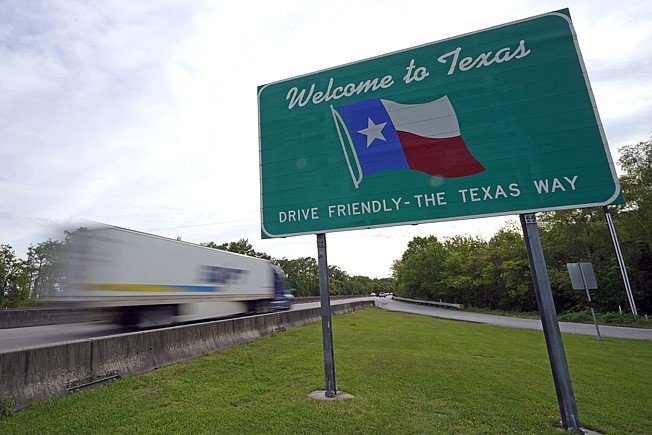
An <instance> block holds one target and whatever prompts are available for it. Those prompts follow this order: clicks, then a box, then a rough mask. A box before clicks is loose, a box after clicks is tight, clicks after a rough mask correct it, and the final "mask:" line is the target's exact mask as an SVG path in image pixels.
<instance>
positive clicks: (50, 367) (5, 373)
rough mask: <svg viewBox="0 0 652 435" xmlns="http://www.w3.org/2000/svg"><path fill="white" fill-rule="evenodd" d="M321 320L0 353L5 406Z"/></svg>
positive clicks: (270, 318)
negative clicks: (7, 403)
mask: <svg viewBox="0 0 652 435" xmlns="http://www.w3.org/2000/svg"><path fill="white" fill-rule="evenodd" d="M373 304H374V303H373V301H368V300H367V301H365V300H361V301H355V302H351V303H346V304H339V305H333V306H332V313H333V315H338V314H343V313H348V312H350V311H351V309H352V308H361V307H365V306H372V305H373ZM320 320H321V310H320V308H312V309H307V310H295V311H285V312H277V313H271V314H265V315H261V316H252V317H241V318H235V319H227V320H218V321H213V322H208V323H200V324H194V325H183V326H176V327H171V328H164V329H156V330H152V331H139V332H132V333H127V334H120V335H113V336H108V337H99V338H91V339H86V340H77V341H71V342H69V343H64V344H59V345H55V346H50V347H39V348H31V349H22V350H16V351H11V352H2V351H0V401H1V400H3V399H5V398H10V399H12V400H11V401H12V402H15V405H14V410H18V409H22V408H24V407H25V406H27V405H28V404H29V403H30V402H35V401H39V400H43V399H46V398H49V397H55V396H61V395H63V394H66V393H67V392H68V391H71V390H76V389H79V388H83V387H84V385H87V384H92V383H94V382H96V381H97V380H101V379H104V378H108V377H110V378H115V377H124V376H131V375H135V374H140V373H146V372H148V371H151V370H153V369H155V368H158V367H162V366H165V365H168V364H172V363H175V362H179V361H184V360H188V359H191V358H194V357H197V356H200V355H203V354H205V353H208V352H213V351H216V350H219V349H225V348H228V347H231V346H235V345H238V344H243V343H247V342H249V341H253V340H256V339H258V338H260V337H264V336H266V335H271V334H275V333H278V332H281V331H284V330H286V329H292V328H297V327H301V326H306V325H309V324H311V323H315V322H318V321H320Z"/></svg>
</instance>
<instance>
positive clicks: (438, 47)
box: [258, 9, 622, 425]
mask: <svg viewBox="0 0 652 435" xmlns="http://www.w3.org/2000/svg"><path fill="white" fill-rule="evenodd" d="M258 121H259V122H258V128H259V155H260V191H261V234H262V237H263V238H273V237H288V236H295V235H303V234H322V235H324V237H325V233H328V232H334V231H344V230H355V229H363V228H378V227H386V226H394V225H407V224H418V223H425V222H439V221H448V220H455V219H464V218H473V217H486V216H497V215H514V214H521V215H524V214H533V213H536V212H540V211H549V210H561V209H574V208H581V207H594V206H606V205H609V204H614V203H616V202H618V201H620V200H621V198H622V196H621V195H620V185H619V183H618V178H617V176H616V171H615V167H614V164H613V161H612V158H611V154H610V152H609V146H608V144H607V141H606V136H605V134H604V131H603V130H602V123H601V122H600V118H599V115H598V110H597V107H596V105H595V100H594V98H593V95H592V92H591V86H590V84H589V80H588V74H587V72H586V69H585V67H584V63H583V61H582V57H581V54H580V50H579V45H578V42H577V37H576V34H575V31H574V28H573V25H572V21H571V17H570V12H569V11H568V9H563V10H559V11H555V12H550V13H546V14H543V15H539V16H535V17H531V18H527V19H523V20H520V21H516V22H513V23H509V24H505V25H500V26H496V27H492V28H489V29H485V30H482V31H478V32H473V33H468V34H465V35H462V36H458V37H453V38H449V39H445V40H442V41H438V42H433V43H430V44H424V45H421V46H418V47H413V48H410V49H406V50H401V51H397V52H393V53H389V54H386V55H382V56H378V57H373V58H370V59H366V60H362V61H359V62H353V63H350V64H346V65H342V66H339V67H334V68H329V69H325V70H322V71H318V72H314V73H310V74H306V75H302V76H298V77H294V78H291V79H287V80H282V81H278V82H274V83H269V84H265V85H262V86H259V87H258ZM537 234H538V233H537ZM324 242H325V239H324ZM324 244H325V243H324ZM544 270H545V268H544ZM545 273H546V277H547V272H545ZM322 291H324V290H323V288H322ZM326 291H327V290H326ZM555 322H556V316H555ZM557 329H558V328H557ZM553 333H554V334H556V333H557V332H554V331H553ZM324 341H325V342H326V341H327V340H326V338H325V339H324ZM562 349H563V348H562ZM564 363H565V359H564ZM569 424H570V425H572V424H573V423H572V422H571V423H569Z"/></svg>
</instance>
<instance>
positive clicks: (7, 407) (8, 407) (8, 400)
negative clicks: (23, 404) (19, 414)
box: [0, 394, 16, 418]
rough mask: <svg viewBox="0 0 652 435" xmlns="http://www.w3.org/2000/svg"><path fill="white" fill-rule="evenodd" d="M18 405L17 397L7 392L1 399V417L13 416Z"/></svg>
mask: <svg viewBox="0 0 652 435" xmlns="http://www.w3.org/2000/svg"><path fill="white" fill-rule="evenodd" d="M15 407H16V399H14V397H13V396H10V395H9V394H5V395H4V396H3V397H2V400H0V418H4V417H11V416H12V415H14V408H15Z"/></svg>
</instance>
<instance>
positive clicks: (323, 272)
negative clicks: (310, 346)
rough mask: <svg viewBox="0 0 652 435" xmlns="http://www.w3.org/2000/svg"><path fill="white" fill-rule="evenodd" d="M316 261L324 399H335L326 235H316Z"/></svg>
mask: <svg viewBox="0 0 652 435" xmlns="http://www.w3.org/2000/svg"><path fill="white" fill-rule="evenodd" d="M317 259H318V268H319V294H320V298H321V333H322V340H323V343H324V373H325V375H326V397H335V396H336V395H337V388H336V386H335V356H334V353H333V323H332V322H331V299H330V292H329V288H328V260H327V258H326V234H324V233H320V234H317Z"/></svg>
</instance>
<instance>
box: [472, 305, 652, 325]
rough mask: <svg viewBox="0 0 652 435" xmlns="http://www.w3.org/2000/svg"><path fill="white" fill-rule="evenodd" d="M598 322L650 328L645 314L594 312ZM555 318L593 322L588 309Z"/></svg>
mask: <svg viewBox="0 0 652 435" xmlns="http://www.w3.org/2000/svg"><path fill="white" fill-rule="evenodd" d="M465 310H466V311H470V312H475V313H485V314H495V315H497V316H508V317H521V318H524V319H540V318H541V315H540V314H539V312H538V311H525V312H523V311H503V310H489V309H485V308H475V307H467V308H466V309H465ZM595 316H596V319H597V321H598V324H600V325H611V326H627V327H633V328H647V329H652V319H648V318H646V317H645V315H639V316H638V317H634V316H633V315H632V314H620V313H600V312H597V313H595ZM557 319H558V320H559V321H560V322H574V323H590V324H593V315H592V314H591V310H590V309H588V308H587V309H585V310H582V311H577V312H575V311H573V312H571V311H569V312H567V313H557Z"/></svg>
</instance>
